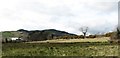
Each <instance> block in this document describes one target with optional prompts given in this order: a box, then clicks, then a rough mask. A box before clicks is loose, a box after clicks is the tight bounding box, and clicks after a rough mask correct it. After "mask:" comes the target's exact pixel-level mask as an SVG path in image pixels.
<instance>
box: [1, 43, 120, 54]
mask: <svg viewBox="0 0 120 58" xmlns="http://www.w3.org/2000/svg"><path fill="white" fill-rule="evenodd" d="M2 46H3V47H2V56H118V45H117V44H109V43H6V44H3V45H2Z"/></svg>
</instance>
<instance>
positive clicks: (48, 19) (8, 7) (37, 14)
mask: <svg viewBox="0 0 120 58" xmlns="http://www.w3.org/2000/svg"><path fill="white" fill-rule="evenodd" d="M118 1H119V0H105V1H104V0H0V31H13V30H18V29H25V30H44V29H56V30H61V31H66V32H69V33H74V34H81V32H80V30H79V29H80V28H82V27H85V26H87V27H88V28H89V29H88V33H89V34H96V33H99V32H100V33H104V32H110V31H113V30H114V29H115V28H116V26H117V24H118Z"/></svg>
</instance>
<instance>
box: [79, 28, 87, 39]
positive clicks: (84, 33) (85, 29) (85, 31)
mask: <svg viewBox="0 0 120 58" xmlns="http://www.w3.org/2000/svg"><path fill="white" fill-rule="evenodd" d="M80 31H81V32H82V33H83V36H84V37H83V38H84V39H85V38H86V34H87V31H88V27H81V28H80Z"/></svg>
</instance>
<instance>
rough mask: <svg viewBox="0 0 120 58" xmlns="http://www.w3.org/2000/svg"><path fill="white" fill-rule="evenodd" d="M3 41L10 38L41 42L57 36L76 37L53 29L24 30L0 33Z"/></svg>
mask: <svg viewBox="0 0 120 58" xmlns="http://www.w3.org/2000/svg"><path fill="white" fill-rule="evenodd" d="M2 35H3V37H2V38H3V39H5V38H7V39H10V38H12V37H18V38H23V39H24V40H29V41H39V40H40V41H41V40H48V39H49V40H50V39H53V38H54V37H58V36H77V35H75V34H71V33H68V32H65V31H60V30H55V29H46V30H31V31H28V30H24V29H19V30H17V31H4V32H2Z"/></svg>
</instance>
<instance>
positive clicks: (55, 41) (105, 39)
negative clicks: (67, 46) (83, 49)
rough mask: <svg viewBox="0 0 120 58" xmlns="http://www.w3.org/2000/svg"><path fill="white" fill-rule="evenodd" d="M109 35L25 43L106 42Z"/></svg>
mask: <svg viewBox="0 0 120 58" xmlns="http://www.w3.org/2000/svg"><path fill="white" fill-rule="evenodd" d="M108 41H109V37H102V38H94V39H93V38H86V39H53V40H45V41H33V42H27V43H48V42H49V43H69V42H108Z"/></svg>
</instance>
